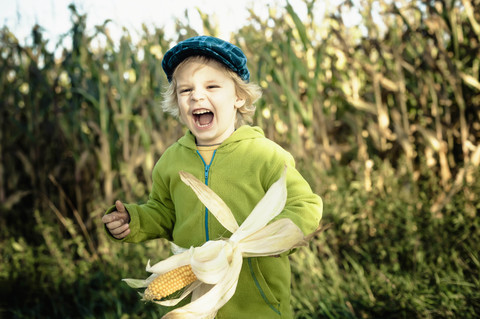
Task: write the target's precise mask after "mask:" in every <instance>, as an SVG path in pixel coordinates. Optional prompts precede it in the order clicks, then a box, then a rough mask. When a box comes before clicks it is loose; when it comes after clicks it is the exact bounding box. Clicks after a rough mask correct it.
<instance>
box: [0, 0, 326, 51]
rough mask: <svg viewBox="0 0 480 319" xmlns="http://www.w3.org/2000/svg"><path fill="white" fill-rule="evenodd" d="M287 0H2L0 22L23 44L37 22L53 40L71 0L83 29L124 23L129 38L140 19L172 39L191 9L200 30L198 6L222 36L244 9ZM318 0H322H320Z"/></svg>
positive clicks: (299, 8)
mask: <svg viewBox="0 0 480 319" xmlns="http://www.w3.org/2000/svg"><path fill="white" fill-rule="evenodd" d="M286 1H287V0H255V1H254V0H234V1H227V0H223V1H222V0H0V27H3V26H7V27H8V28H9V29H10V30H11V31H12V32H13V34H14V35H15V36H16V37H17V38H18V39H19V41H20V43H23V42H24V40H25V39H26V37H28V35H29V34H30V32H31V30H32V27H33V26H34V25H35V24H39V25H40V26H41V27H42V28H43V34H44V36H45V37H46V38H47V39H50V40H53V41H52V42H56V41H55V40H56V39H58V37H59V36H60V35H61V34H64V33H66V32H67V31H68V30H69V29H70V28H71V26H72V23H71V22H70V10H69V9H68V6H69V4H70V3H74V4H75V5H76V8H77V11H78V12H79V13H80V14H84V13H86V14H87V30H93V28H94V26H95V25H100V24H103V22H104V21H105V20H106V19H111V20H112V22H111V23H110V24H109V25H108V27H109V30H110V32H111V34H112V36H113V37H114V38H115V37H119V36H120V34H121V32H122V31H121V30H122V26H124V27H126V28H127V29H128V30H129V32H130V34H131V35H132V38H134V39H135V37H136V35H138V34H141V33H142V31H141V30H142V29H141V26H142V23H144V24H145V25H146V26H147V27H149V28H150V27H154V26H155V27H163V28H164V29H165V31H166V35H167V37H169V36H171V37H172V38H173V32H174V26H175V24H174V21H175V20H174V18H175V17H177V18H181V19H183V17H184V14H185V10H187V11H188V12H189V17H190V26H191V27H193V28H194V29H195V30H197V32H199V33H200V34H201V33H202V23H201V19H200V16H199V14H198V12H197V10H196V8H200V10H201V11H202V12H205V13H207V14H209V15H210V16H213V17H215V18H216V19H217V21H218V25H219V26H220V28H219V29H220V35H219V37H220V38H223V39H225V40H229V37H230V34H231V32H233V31H235V30H237V29H238V28H240V27H241V26H242V25H244V24H245V23H246V22H247V18H248V16H249V13H248V10H247V9H248V8H253V9H254V11H255V13H256V14H259V15H260V16H266V15H267V14H268V5H269V4H270V5H272V4H277V5H280V6H284V5H285V3H286ZM320 2H321V1H320ZM290 3H291V4H292V6H293V7H294V8H295V11H296V12H297V14H299V15H300V16H302V15H306V7H305V4H304V2H303V1H302V0H290Z"/></svg>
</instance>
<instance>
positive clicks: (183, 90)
mask: <svg viewBox="0 0 480 319" xmlns="http://www.w3.org/2000/svg"><path fill="white" fill-rule="evenodd" d="M190 91H192V89H190V88H184V89H180V91H179V92H180V94H183V93H188V92H190Z"/></svg>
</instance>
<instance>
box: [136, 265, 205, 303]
mask: <svg viewBox="0 0 480 319" xmlns="http://www.w3.org/2000/svg"><path fill="white" fill-rule="evenodd" d="M196 280H197V276H195V274H194V273H193V270H192V266H190V265H185V266H181V267H178V268H175V269H173V270H170V271H169V272H167V273H164V274H163V275H160V276H158V277H157V278H155V279H154V280H153V281H152V282H151V283H150V284H149V285H148V287H147V289H145V294H144V295H143V298H144V299H146V300H159V299H162V298H165V297H167V296H169V295H171V294H173V293H174V292H176V291H178V290H180V289H182V288H184V287H186V286H188V285H189V284H191V283H192V282H194V281H196Z"/></svg>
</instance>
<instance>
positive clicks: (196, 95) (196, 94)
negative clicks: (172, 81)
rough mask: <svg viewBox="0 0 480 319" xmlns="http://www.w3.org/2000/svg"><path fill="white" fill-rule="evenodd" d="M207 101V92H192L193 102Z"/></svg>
mask: <svg viewBox="0 0 480 319" xmlns="http://www.w3.org/2000/svg"><path fill="white" fill-rule="evenodd" d="M203 99H205V92H203V90H202V89H195V90H193V92H192V100H194V101H200V100H203Z"/></svg>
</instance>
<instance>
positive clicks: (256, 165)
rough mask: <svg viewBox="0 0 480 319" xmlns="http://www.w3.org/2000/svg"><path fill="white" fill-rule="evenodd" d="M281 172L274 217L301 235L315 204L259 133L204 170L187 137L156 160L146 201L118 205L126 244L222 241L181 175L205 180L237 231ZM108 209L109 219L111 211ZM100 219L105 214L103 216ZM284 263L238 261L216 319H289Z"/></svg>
mask: <svg viewBox="0 0 480 319" xmlns="http://www.w3.org/2000/svg"><path fill="white" fill-rule="evenodd" d="M285 165H287V202H286V205H285V209H284V210H283V212H282V213H281V214H280V215H279V216H277V217H276V219H279V218H290V219H291V220H292V221H293V222H294V223H295V224H296V225H298V226H299V227H300V229H302V231H303V232H304V233H305V234H308V233H311V232H313V231H314V230H315V229H316V228H317V227H318V225H319V222H320V218H321V216H322V200H321V198H320V197H319V196H317V195H315V194H314V193H313V192H312V190H311V188H310V186H309V185H308V183H307V182H306V181H305V180H304V178H303V177H302V176H301V175H300V174H299V172H298V171H297V170H296V169H295V163H294V159H293V157H292V156H291V155H290V154H289V153H288V152H287V151H285V150H284V149H283V148H281V147H280V146H279V145H277V144H276V143H274V142H272V141H271V140H269V139H267V138H266V137H265V136H264V133H263V131H262V130H261V129H260V128H258V127H251V126H242V127H240V128H238V129H237V130H236V131H235V132H234V133H233V134H232V135H231V136H230V137H229V138H228V139H226V140H225V141H224V142H223V143H222V144H221V145H220V146H219V147H218V149H217V150H216V151H215V153H214V156H213V158H212V161H211V163H210V165H205V162H204V161H203V159H202V157H201V156H200V153H198V152H197V148H196V145H195V137H194V136H193V135H192V134H191V133H190V132H187V133H186V134H185V136H183V137H182V138H180V139H179V140H178V141H177V142H176V143H175V144H173V145H172V146H170V147H169V148H168V149H167V150H166V151H165V153H164V154H163V155H162V156H161V158H160V160H159V161H158V162H157V164H156V165H155V168H154V170H153V186H152V191H151V193H150V196H149V200H148V201H147V202H146V203H145V204H143V205H137V204H125V207H126V208H127V210H128V212H129V214H130V219H131V221H130V229H131V232H130V234H129V235H128V236H127V237H126V238H124V239H123V240H124V241H127V242H133V243H137V242H142V241H145V240H149V239H154V238H166V239H168V240H170V241H173V242H174V243H175V244H177V245H179V246H181V247H185V248H189V247H191V246H194V247H197V246H201V245H202V244H203V243H205V242H206V241H207V240H210V239H211V240H215V239H219V238H228V237H230V235H231V233H230V232H229V231H227V230H226V229H225V228H224V227H223V226H222V225H221V224H220V223H219V222H218V221H217V220H216V219H215V217H213V216H212V215H211V214H210V213H209V212H208V210H207V209H206V208H205V206H204V205H203V204H202V203H201V202H200V201H199V200H198V199H197V197H196V195H195V194H194V193H193V191H192V190H191V189H190V188H189V187H188V186H187V185H185V184H184V183H183V182H182V181H181V180H180V176H179V174H178V172H179V171H180V170H183V171H186V172H189V173H191V174H193V175H194V176H195V177H197V178H198V179H199V180H201V181H204V182H205V184H207V185H208V186H209V187H210V188H211V189H212V190H213V191H214V192H215V193H217V194H218V195H219V196H220V197H221V198H222V199H223V201H224V202H225V203H226V204H227V205H228V206H229V207H230V209H231V211H232V212H233V214H234V215H235V218H236V220H237V222H238V224H239V225H241V224H242V222H243V221H244V220H245V219H246V217H247V216H248V214H249V213H250V212H251V211H252V209H253V208H254V207H255V205H256V204H257V203H258V201H259V200H260V199H261V198H262V197H263V196H264V194H265V192H266V191H267V190H268V189H269V188H270V186H271V185H272V184H273V183H274V182H275V181H276V180H277V179H278V178H279V177H280V175H281V173H282V171H283V168H284V166H285ZM112 210H113V209H110V210H109V211H108V212H111V211H112ZM108 212H107V213H108ZM290 277H291V272H290V263H289V260H288V256H286V255H285V256H280V257H260V258H245V259H244V261H243V266H242V271H241V273H240V278H239V282H238V285H237V289H236V292H235V294H234V296H233V297H232V299H231V300H230V301H229V302H228V303H227V304H225V306H224V307H223V308H222V309H220V311H219V312H218V314H217V317H216V318H219V319H221V318H235V319H241V318H248V319H254V318H259V319H264V318H293V313H292V310H291V306H290Z"/></svg>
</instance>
